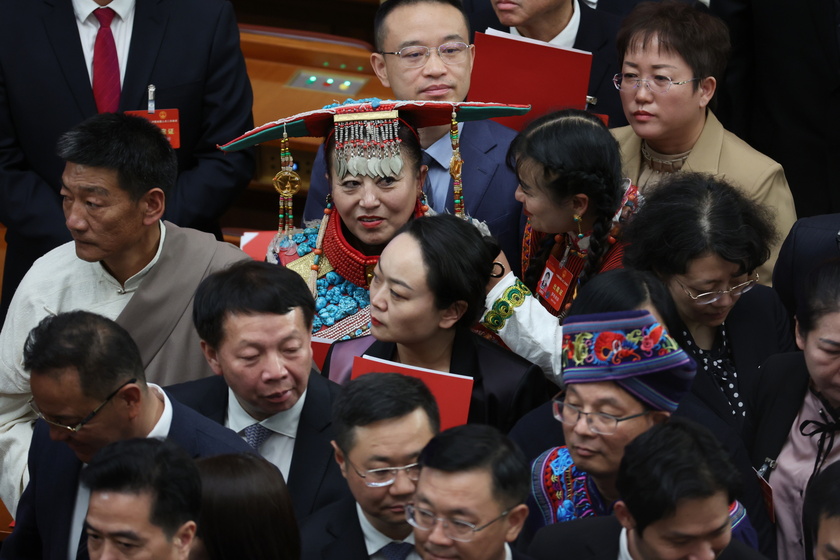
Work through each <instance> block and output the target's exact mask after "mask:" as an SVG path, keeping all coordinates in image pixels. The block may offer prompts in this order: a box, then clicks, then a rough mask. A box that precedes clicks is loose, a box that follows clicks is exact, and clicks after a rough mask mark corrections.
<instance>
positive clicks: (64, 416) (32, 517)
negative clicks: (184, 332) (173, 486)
mask: <svg viewBox="0 0 840 560" xmlns="http://www.w3.org/2000/svg"><path fill="white" fill-rule="evenodd" d="M24 367H25V368H26V370H27V371H29V372H30V376H31V377H30V384H31V387H32V401H31V406H32V408H33V410H34V411H35V412H36V413H37V415H38V417H39V420H38V421H37V422H36V423H35V430H34V433H33V436H32V445H31V447H30V450H29V484H28V485H27V487H26V490H24V492H23V496H22V497H21V500H20V503H19V504H18V508H17V513H16V516H15V529H14V532H13V533H12V535H11V536H9V538H7V539H6V541H5V542H4V543H3V547H2V549H0V558H4V559H5V558H9V559H17V558H44V559H50V560H66V559H67V558H68V556H70V555H69V554H68V553H69V551H73V550H78V551H79V552H78V558H81V559H86V558H87V557H88V555H87V551H86V549H85V543H84V541H83V539H81V536H82V528H83V522H84V517H85V511H86V510H87V506H88V501H89V498H90V492H89V491H88V489H87V488H86V487H85V486H83V485H80V483H79V473H80V472H81V470H82V466H83V465H84V464H85V463H89V462H90V461H91V459H93V457H94V456H95V455H96V453H97V452H98V451H99V450H100V449H101V448H103V447H104V446H106V445H107V444H109V443H112V442H115V441H120V440H125V439H131V438H167V439H170V440H172V441H174V442H175V443H177V444H179V445H180V446H181V447H183V448H184V450H185V451H186V452H187V453H189V454H190V455H191V456H192V457H202V456H208V455H218V454H222V453H242V452H252V450H251V449H250V447H249V446H248V445H247V444H246V443H245V442H243V441H242V440H241V439H240V438H238V437H237V436H236V434H234V433H233V432H231V431H230V430H228V429H226V428H224V427H222V426H219V425H218V424H216V423H214V422H211V421H210V420H207V419H206V418H204V417H203V416H201V415H199V414H196V413H195V412H193V411H192V410H190V409H189V408H187V407H185V406H183V405H181V404H179V403H178V402H176V401H174V400H170V399H169V397H168V396H167V395H166V393H165V392H163V391H162V390H161V389H160V387H157V386H156V385H153V384H147V383H146V377H145V373H144V371H143V366H142V361H141V359H140V351H139V350H138V348H137V345H136V344H135V343H134V341H133V340H132V339H131V336H130V335H129V334H128V332H127V331H126V330H125V329H123V328H122V327H120V326H119V325H118V324H117V323H115V322H113V321H111V320H110V319H106V318H105V317H102V316H100V315H96V314H94V313H89V312H87V311H71V312H69V313H62V314H59V315H54V316H49V317H46V318H45V319H43V320H42V321H41V322H40V323H39V324H38V326H37V327H35V328H34V329H33V330H32V332H30V334H29V337H28V338H27V341H26V347H25V350H24ZM73 556H75V555H72V556H71V557H73Z"/></svg>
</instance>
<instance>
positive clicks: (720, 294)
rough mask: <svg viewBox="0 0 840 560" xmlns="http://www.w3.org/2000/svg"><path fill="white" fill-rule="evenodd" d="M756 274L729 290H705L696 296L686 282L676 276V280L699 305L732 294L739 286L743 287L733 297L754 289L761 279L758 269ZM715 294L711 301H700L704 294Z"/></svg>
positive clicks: (708, 303) (707, 303)
mask: <svg viewBox="0 0 840 560" xmlns="http://www.w3.org/2000/svg"><path fill="white" fill-rule="evenodd" d="M754 274H755V278H750V279H749V280H747V281H746V282H741V283H740V284H738V285H737V286H732V287H731V288H729V289H728V290H715V291H711V292H703V293H702V294H697V295H696V296H695V295H693V294H692V293H691V292H690V291H688V290H689V288H688V286H686V285H685V284H683V283H682V282H680V281H679V280H678V279H677V278H674V280H676V281H677V284H679V285H680V287H681V288H682V289H683V291H684V292H685V295H687V296H688V297H690V298H691V299H692V301H694V303H696V304H697V305H711V304H713V303H714V302H716V301H718V300H719V299H720V298H722V297H723V296H725V295H726V294H732V292H734V291H735V290H737V289H739V288H740V289H741V292H740V293H738V294H732V295H730V297H733V298H736V297H740V296H742V295H744V294H745V293H747V292H748V291H750V290H752V289H753V286H755V285H756V284H758V279H759V275H758V271H755V272H754ZM691 289H694V288H691ZM715 294H716V295H717V297H716V298H715V299H713V300H711V301H700V298H702V297H703V296H709V295H715Z"/></svg>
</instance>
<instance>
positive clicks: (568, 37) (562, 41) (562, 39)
mask: <svg viewBox="0 0 840 560" xmlns="http://www.w3.org/2000/svg"><path fill="white" fill-rule="evenodd" d="M572 8H573V9H574V12H572V18H571V19H570V20H569V23H567V24H566V27H564V28H563V30H562V31H560V33H558V34H557V35H556V36H555V37H554V38H553V39H552V40H551V41H549V42H548V43H549V44H550V45H554V46H555V47H561V48H564V49H571V48H574V45H575V39H577V34H578V30H579V29H580V4H578V0H573V1H572ZM510 34H511V35H514V36H515V37H522V34H521V33H519V30H518V29H516V28H515V27H511V28H510Z"/></svg>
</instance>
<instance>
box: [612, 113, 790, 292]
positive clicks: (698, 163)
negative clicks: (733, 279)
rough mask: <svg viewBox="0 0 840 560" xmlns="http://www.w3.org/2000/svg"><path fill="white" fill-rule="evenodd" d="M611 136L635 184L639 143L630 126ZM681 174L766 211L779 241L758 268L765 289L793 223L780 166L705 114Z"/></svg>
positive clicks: (785, 180) (787, 192)
mask: <svg viewBox="0 0 840 560" xmlns="http://www.w3.org/2000/svg"><path fill="white" fill-rule="evenodd" d="M612 133H613V136H615V138H616V139H617V140H618V143H619V145H620V147H621V164H622V167H623V171H624V174H625V176H627V177H630V179H631V180H632V181H633V184H637V183H638V181H639V175H640V174H641V168H642V139H641V138H639V137H638V136H636V133H635V132H633V128H632V127H630V126H624V127H621V128H616V129H613V130H612ZM683 170H686V171H696V172H701V173H711V174H713V175H720V176H721V177H722V178H724V179H726V180H728V181H729V182H731V183H732V184H733V185H735V186H736V187H740V188H741V189H742V190H743V191H744V192H745V193H746V194H748V195H749V196H750V197H752V199H753V200H755V201H756V202H758V203H760V204H763V205H764V206H766V207H768V208H769V209H770V212H771V213H772V214H773V216H774V217H775V225H776V229H777V231H778V234H779V238H778V241H777V242H776V243H774V244H773V246H772V247H771V253H770V259H769V260H768V261H767V262H766V263H764V264H763V265H762V266H760V267H759V268H758V273H759V275H760V276H761V283H762V284H765V285H767V286H769V285H770V284H771V281H772V277H773V266H774V265H775V264H776V258H777V257H778V256H779V248H780V247H781V245H782V241H783V240H784V238H785V236H786V235H787V234H788V232H789V231H790V228H791V227H793V223H794V222H795V221H796V209H795V208H794V205H793V196H792V195H791V194H790V187H789V186H788V183H787V179H785V172H784V170H783V169H782V166H781V165H779V164H778V163H776V162H775V161H773V160H772V159H770V158H769V157H767V156H765V155H764V154H762V153H761V152H758V151H756V150H754V149H753V148H751V147H750V146H749V145H748V144H747V143H746V142H744V141H743V140H741V139H740V138H738V137H737V136H735V135H734V134H732V133H731V132H729V131H727V130H726V129H724V128H723V125H722V124H720V121H719V120H717V117H715V115H714V113H712V112H711V111H709V112H708V116H707V117H706V126H704V127H703V132H701V133H700V138H698V139H697V143H696V144H694V148H692V150H691V153H690V154H689V156H688V159H687V160H686V162H685V164H684V165H683Z"/></svg>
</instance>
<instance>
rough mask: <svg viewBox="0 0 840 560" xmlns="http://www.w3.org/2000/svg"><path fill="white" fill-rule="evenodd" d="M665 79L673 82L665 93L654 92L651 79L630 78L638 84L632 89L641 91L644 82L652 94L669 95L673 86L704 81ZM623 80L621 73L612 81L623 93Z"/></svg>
mask: <svg viewBox="0 0 840 560" xmlns="http://www.w3.org/2000/svg"><path fill="white" fill-rule="evenodd" d="M664 77H665V78H668V81H669V82H671V85H669V86H668V89H666V90H665V91H656V90H654V89H653V88H652V87H651V85H650V78H628V80H632V81H635V82H636V85H634V86H633V88H632V89H639V86H641V85H642V82H644V83H645V87H647V89H648V91H650V92H652V93H668V92H669V91H671V87H672V86H681V85H683V84H690V83H691V82H698V81H700V80H702V78H691V79H690V80H683V81H681V82H675V81H674V80H672V79H671V77H670V76H664ZM621 80H624V72H619V73H618V74H616V75H615V76H613V79H612V82H613V85H614V86H615V89H617V90H618V91H622V90H621V83H620V81H621ZM627 91H630V90H627Z"/></svg>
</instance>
